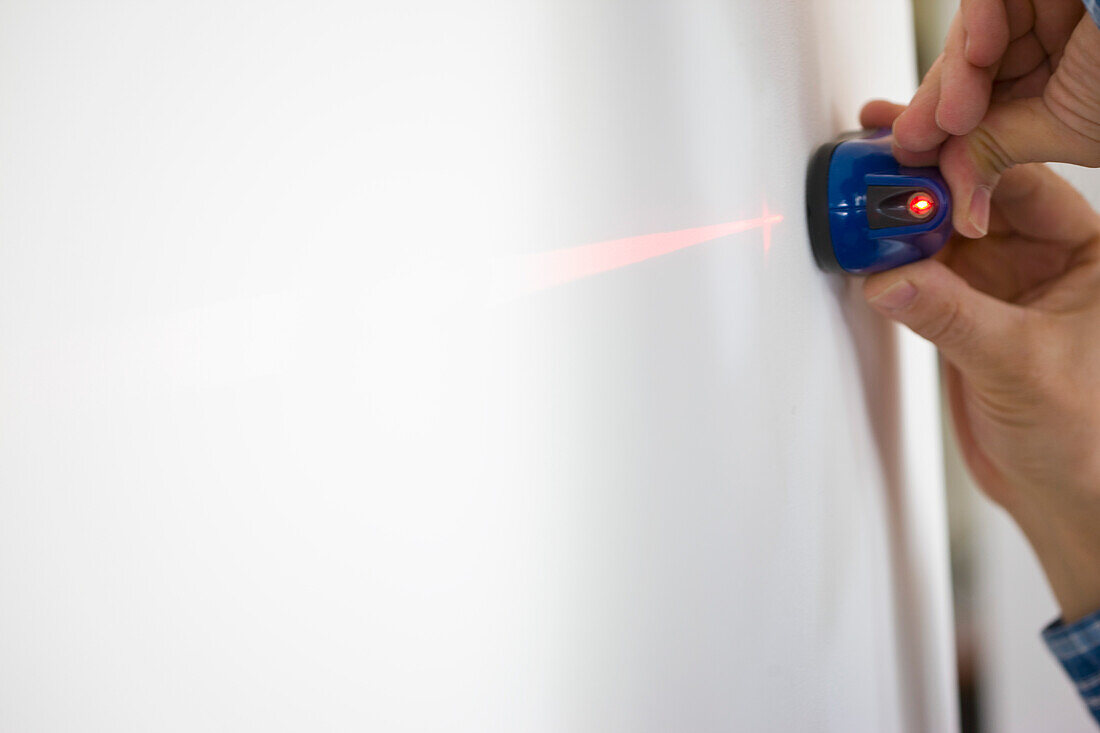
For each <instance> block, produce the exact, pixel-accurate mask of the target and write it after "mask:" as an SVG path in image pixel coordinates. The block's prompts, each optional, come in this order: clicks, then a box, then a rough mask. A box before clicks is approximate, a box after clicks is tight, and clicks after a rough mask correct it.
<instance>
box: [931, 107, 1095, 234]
mask: <svg viewBox="0 0 1100 733" xmlns="http://www.w3.org/2000/svg"><path fill="white" fill-rule="evenodd" d="M1089 144H1090V143H1089V141H1085V140H1082V139H1081V137H1080V136H1079V135H1076V134H1075V133H1074V132H1073V131H1072V130H1070V129H1069V128H1068V127H1066V126H1065V125H1064V124H1063V123H1062V122H1061V121H1059V120H1058V119H1057V118H1056V117H1055V116H1054V115H1053V114H1052V113H1051V111H1050V109H1049V108H1048V107H1047V105H1046V103H1045V102H1044V101H1043V100H1042V99H1041V98H1037V97H1036V98H1030V99H1016V100H1010V101H1007V102H1001V103H998V104H995V105H993V106H992V107H991V108H990V110H989V112H988V114H987V115H986V116H985V118H984V119H983V120H982V122H981V124H980V125H979V126H978V127H977V128H976V129H975V130H974V131H973V132H971V133H969V134H968V135H965V136H963V137H953V138H951V139H949V140H948V141H947V142H946V143H945V144H944V145H943V148H942V149H941V151H940V172H941V173H943V177H944V178H945V179H946V180H947V183H948V185H949V186H950V187H951V196H952V200H953V203H954V212H955V213H954V220H953V223H954V225H955V229H956V230H957V231H958V232H959V233H960V234H962V235H964V236H967V237H971V238H976V237H981V236H984V235H985V233H986V232H987V231H988V228H989V214H990V207H991V199H992V192H993V189H994V188H995V187H996V186H997V183H998V182H999V181H1000V178H1001V175H1002V174H1003V173H1004V172H1005V171H1006V170H1008V169H1009V168H1010V167H1012V166H1013V165H1017V164H1019V163H1031V162H1037V161H1067V162H1068V161H1076V162H1082V161H1081V160H1080V157H1081V155H1082V154H1083V152H1082V151H1080V150H1078V148H1081V147H1082V146H1083V145H1089Z"/></svg>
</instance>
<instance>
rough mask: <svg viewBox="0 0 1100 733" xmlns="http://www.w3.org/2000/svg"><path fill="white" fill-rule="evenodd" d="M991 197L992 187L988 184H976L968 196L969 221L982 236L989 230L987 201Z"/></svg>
mask: <svg viewBox="0 0 1100 733" xmlns="http://www.w3.org/2000/svg"><path fill="white" fill-rule="evenodd" d="M992 197H993V189H991V188H990V187H989V186H978V187H977V188H976V189H974V195H973V196H971V197H970V223H971V224H973V225H974V228H975V229H977V230H978V231H979V232H981V236H983V237H984V236H985V233H986V232H988V231H989V202H990V199H992Z"/></svg>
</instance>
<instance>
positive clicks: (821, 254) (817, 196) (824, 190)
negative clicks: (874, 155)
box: [806, 140, 843, 272]
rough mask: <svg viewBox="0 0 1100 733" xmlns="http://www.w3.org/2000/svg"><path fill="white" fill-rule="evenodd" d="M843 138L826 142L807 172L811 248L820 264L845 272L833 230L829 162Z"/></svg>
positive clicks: (819, 149)
mask: <svg viewBox="0 0 1100 733" xmlns="http://www.w3.org/2000/svg"><path fill="white" fill-rule="evenodd" d="M841 142H843V140H835V141H833V142H830V143H825V144H824V145H822V146H821V147H819V148H818V149H817V151H816V152H815V153H814V154H813V157H812V158H810V167H809V168H808V169H807V171H806V223H807V224H808V225H809V228H810V249H812V250H813V253H814V260H815V261H816V262H817V266H818V267H820V268H821V269H822V270H825V271H826V272H843V268H842V267H841V266H840V263H839V262H837V261H836V253H835V252H834V251H833V237H832V235H831V234H830V233H829V163H830V162H831V161H832V159H833V152H834V151H835V150H836V148H837V146H838V145H840V143H841Z"/></svg>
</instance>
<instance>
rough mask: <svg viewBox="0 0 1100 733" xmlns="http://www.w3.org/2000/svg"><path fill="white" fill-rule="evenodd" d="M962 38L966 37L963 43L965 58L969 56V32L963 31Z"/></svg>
mask: <svg viewBox="0 0 1100 733" xmlns="http://www.w3.org/2000/svg"><path fill="white" fill-rule="evenodd" d="M963 38H965V39H966V41H965V42H964V43H963V53H964V54H966V57H967V58H970V33H969V32H967V31H963Z"/></svg>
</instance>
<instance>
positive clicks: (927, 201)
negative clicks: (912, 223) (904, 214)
mask: <svg viewBox="0 0 1100 733" xmlns="http://www.w3.org/2000/svg"><path fill="white" fill-rule="evenodd" d="M935 210H936V200H935V199H933V198H932V197H931V196H929V195H928V194H926V193H915V194H913V195H912V196H910V197H909V212H910V213H911V214H912V215H913V216H915V217H918V218H920V219H924V218H926V217H928V216H931V215H932V212H933V211H935Z"/></svg>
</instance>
